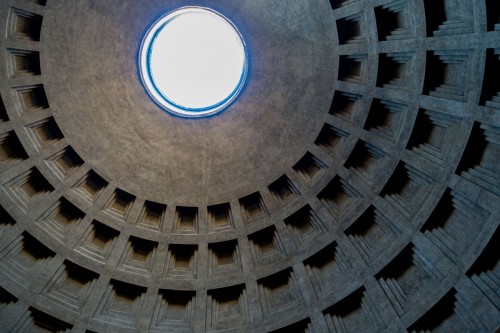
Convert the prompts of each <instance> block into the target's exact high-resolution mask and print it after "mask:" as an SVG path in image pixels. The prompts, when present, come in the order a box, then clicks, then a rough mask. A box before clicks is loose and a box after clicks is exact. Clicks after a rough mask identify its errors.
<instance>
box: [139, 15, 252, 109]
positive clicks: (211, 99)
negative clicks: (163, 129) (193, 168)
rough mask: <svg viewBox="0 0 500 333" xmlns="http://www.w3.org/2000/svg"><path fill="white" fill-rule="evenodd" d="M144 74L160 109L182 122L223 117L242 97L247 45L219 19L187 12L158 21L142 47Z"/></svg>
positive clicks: (149, 90) (141, 65)
mask: <svg viewBox="0 0 500 333" xmlns="http://www.w3.org/2000/svg"><path fill="white" fill-rule="evenodd" d="M140 73H141V78H142V81H143V82H144V85H145V86H146V89H147V91H148V93H149V94H150V95H151V97H152V98H153V99H154V100H155V101H156V103H158V104H159V105H160V106H161V107H163V108H164V109H166V110H167V111H170V112H172V113H174V114H177V115H180V116H184V117H202V116H207V115H211V114H214V113H217V112H220V111H221V110H222V109H224V108H225V107H227V106H228V105H229V104H230V103H231V102H232V101H233V100H234V99H235V98H236V96H237V95H238V93H239V92H240V91H241V89H242V87H243V84H244V82H245V78H246V74H247V57H246V49H245V43H244V41H243V38H242V37H241V34H240V33H239V31H238V29H237V28H236V27H235V26H234V24H232V23H231V21H229V20H228V19H227V18H226V17H224V16H223V15H221V14H220V13H218V12H216V11H214V10H211V9H207V8H201V7H184V8H181V9H178V10H175V11H173V12H170V13H168V14H166V15H165V16H163V17H161V18H160V19H159V20H158V21H156V22H155V23H154V24H153V26H152V27H151V28H150V29H149V31H148V32H147V34H146V36H145V38H144V40H143V41H142V45H141V51H140Z"/></svg>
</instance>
